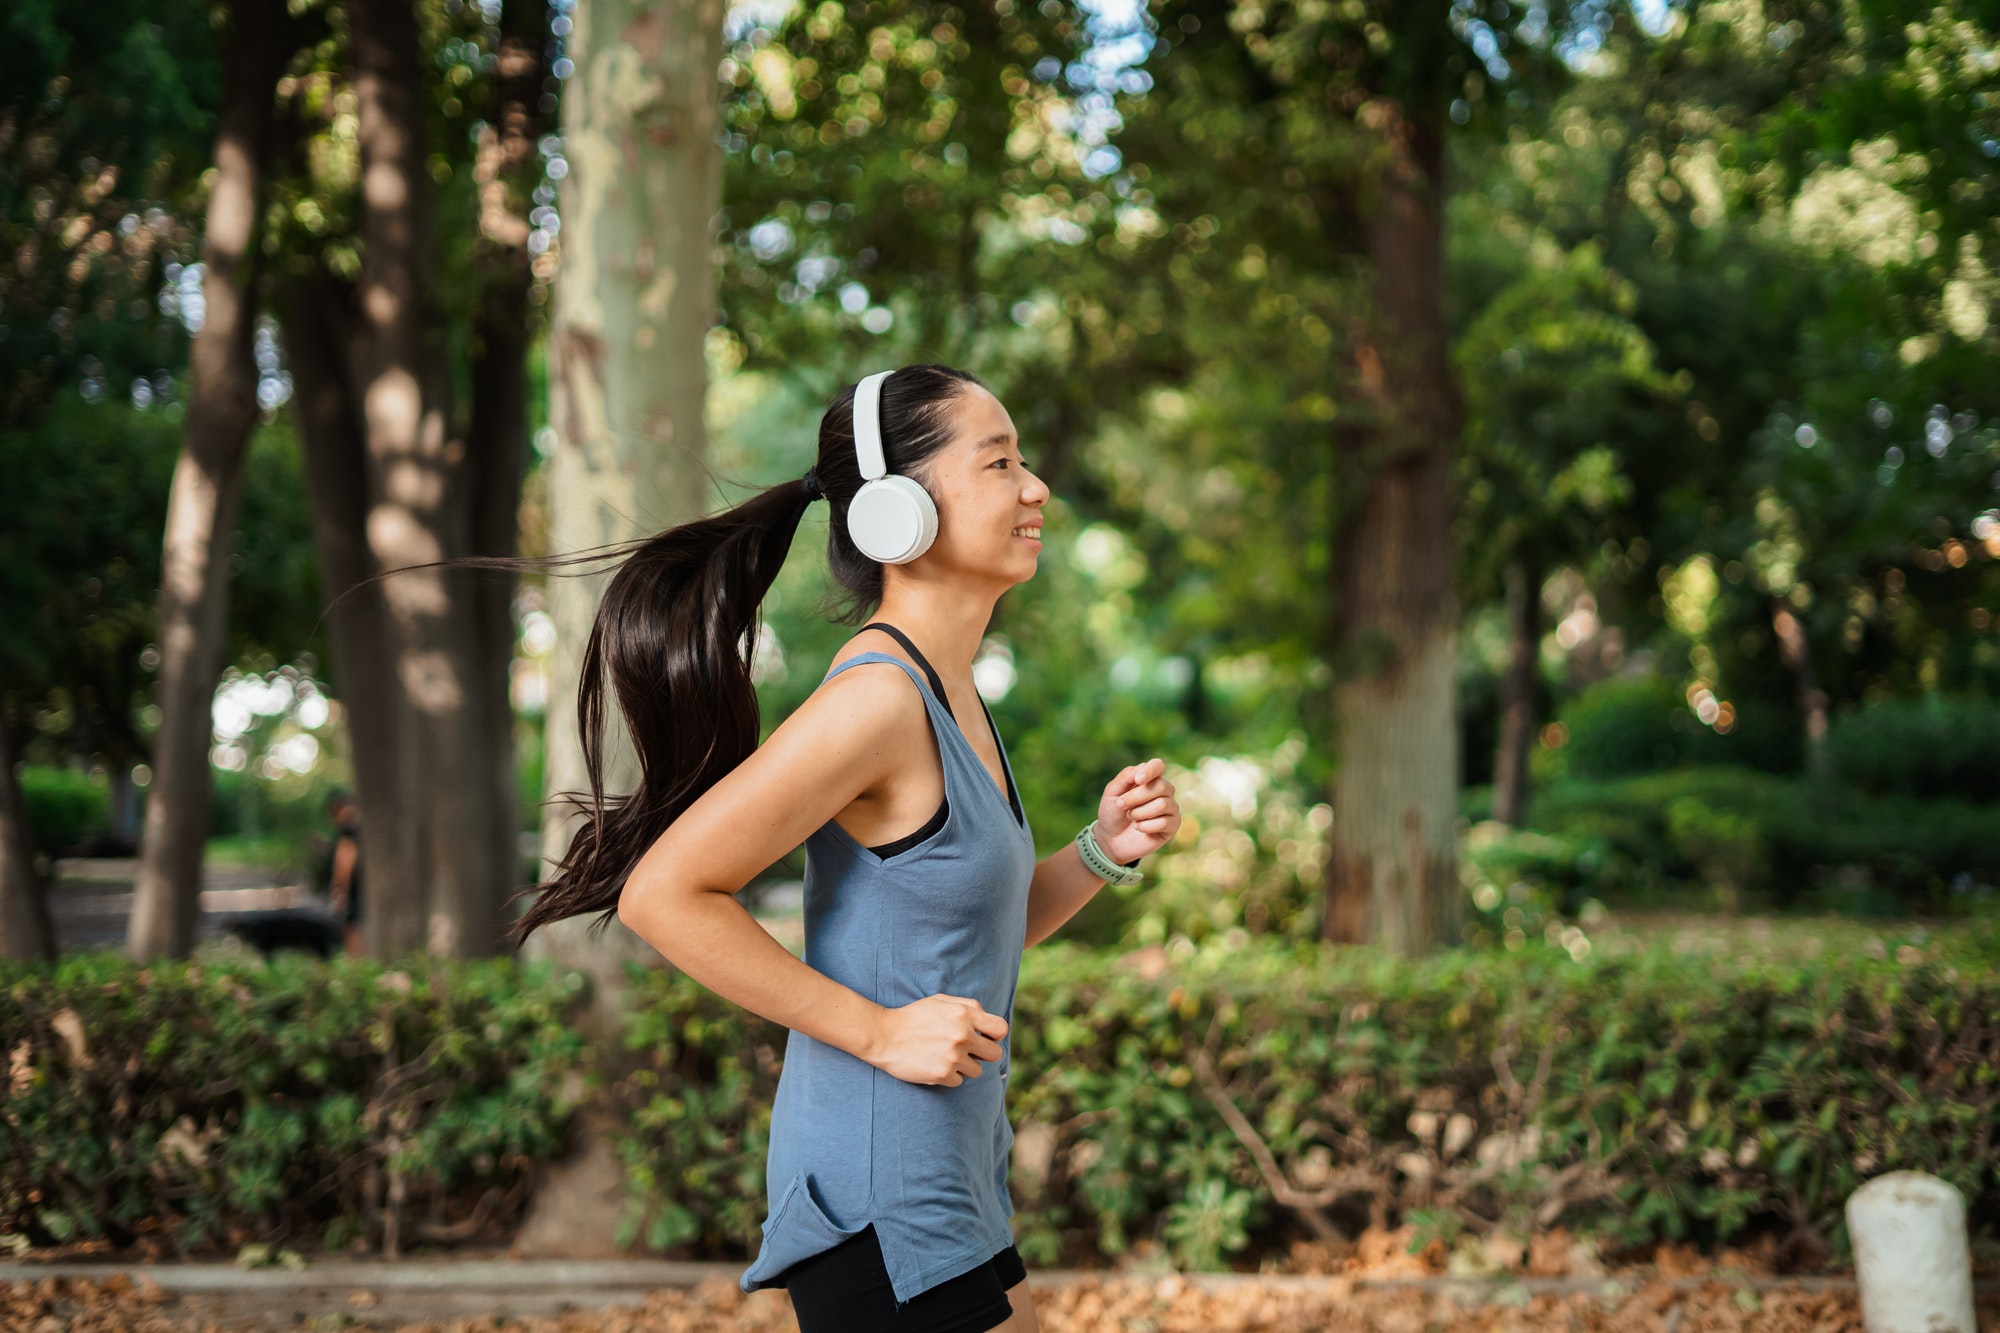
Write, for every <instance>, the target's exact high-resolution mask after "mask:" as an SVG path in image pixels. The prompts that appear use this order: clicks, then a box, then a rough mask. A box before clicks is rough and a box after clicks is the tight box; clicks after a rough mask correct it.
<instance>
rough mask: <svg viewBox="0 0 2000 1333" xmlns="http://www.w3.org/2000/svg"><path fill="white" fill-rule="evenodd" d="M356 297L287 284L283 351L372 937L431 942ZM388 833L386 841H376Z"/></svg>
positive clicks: (323, 285) (323, 276)
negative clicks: (412, 858)
mask: <svg viewBox="0 0 2000 1333" xmlns="http://www.w3.org/2000/svg"><path fill="white" fill-rule="evenodd" d="M354 301H355V297H354V291H353V289H352V288H351V287H350V286H349V285H348V284H346V283H343V282H341V281H339V280H338V279H336V278H334V277H333V276H332V275H330V274H327V273H325V272H323V271H314V272H313V273H310V274H308V275H306V276H304V277H301V278H299V279H296V280H294V281H292V282H290V283H288V284H287V285H286V288H285V305H286V307H287V308H286V312H285V317H284V318H285V352H286V356H287V358H288V360H289V361H290V363H291V369H292V378H293V388H294V392H293V396H292V410H293V413H294V416H295V418H296V420H297V421H298V424H299V441H300V444H301V446H302V450H301V451H302V453H303V455H304V460H305V480H306V492H307V495H308V496H309V497H310V499H311V502H312V524H313V551H314V555H315V556H316V558H317V563H318V565H319V580H320V592H321V596H322V597H323V598H324V599H325V601H326V602H327V604H328V610H327V613H326V627H327V638H328V646H329V648H330V649H331V657H332V667H333V679H332V685H333V692H334V697H335V698H337V699H338V700H339V701H340V704H341V716H342V722H343V724H344V726H345V728H346V731H347V742H348V745H349V747H350V751H351V756H352V762H353V766H354V795H355V799H356V801H358V802H359V804H360V806H361V830H362V832H361V883H362V911H363V919H362V920H363V936H364V938H367V937H368V936H369V933H370V932H371V931H373V930H375V929H376V927H375V925H374V921H375V918H376V917H378V916H395V917H398V918H400V919H399V920H398V921H397V922H396V923H395V924H393V925H391V926H389V927H387V928H386V930H385V934H386V935H388V936H390V937H393V938H396V939H402V940H408V941H410V942H411V943H410V944H409V945H408V946H407V947H415V944H414V942H415V941H417V940H420V939H422V937H423V914H422V910H421V908H422V904H423V885H422V883H421V881H418V880H413V879H411V878H410V868H409V867H408V866H407V865H406V863H405V862H404V861H403V860H402V859H400V858H399V857H398V856H397V854H396V845H397V844H396V839H395V837H394V828H395V825H396V824H397V823H398V822H399V821H400V820H401V819H402V808H403V803H402V801H401V800H400V799H399V794H398V790H397V768H398V758H397V728H396V719H397V717H398V715H399V710H400V702H399V699H398V697H397V696H398V692H397V688H396V676H395V670H394V664H395V652H394V644H393V642H392V640H391V635H390V628H389V610H388V607H387V605H386V604H385V603H384V600H383V594H382V587H381V585H380V584H377V583H367V582H365V580H366V579H368V578H369V576H370V575H372V574H373V573H374V572H375V565H374V559H373V557H372V555H371V554H370V553H369V550H368V540H367V525H368V459H367V444H366V439H365V435H364V432H363V429H362V424H361V414H360V407H359V399H358V397H357V395H356V394H355V391H354V384H353V380H352V378H351V375H350V370H351V367H353V366H354V365H355V364H356V363H357V362H358V361H359V359H360V358H359V352H358V349H356V348H354V347H353V346H352V343H353V338H354V330H355V327H356V324H357V321H358V319H359V316H358V314H357V313H356V311H355V309H354ZM377 832H379V834H380V836H373V834H375V833H377Z"/></svg>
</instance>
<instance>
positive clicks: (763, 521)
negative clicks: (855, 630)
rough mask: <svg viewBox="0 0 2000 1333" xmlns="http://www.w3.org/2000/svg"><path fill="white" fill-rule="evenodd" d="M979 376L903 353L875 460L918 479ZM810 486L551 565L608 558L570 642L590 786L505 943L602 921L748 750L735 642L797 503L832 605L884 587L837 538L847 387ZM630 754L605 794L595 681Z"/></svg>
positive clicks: (842, 527) (741, 639)
mask: <svg viewBox="0 0 2000 1333" xmlns="http://www.w3.org/2000/svg"><path fill="white" fill-rule="evenodd" d="M978 383H979V381H978V380H977V379H975V378H974V377H973V376H972V375H970V374H968V373H967V372H965V371H962V370H954V369H952V368H950V367H948V366H908V367H905V368H904V369H902V370H899V371H897V372H896V373H895V374H894V375H892V376H890V377H889V379H888V380H886V381H884V383H883V386H882V448H883V453H884V455H885V456H886V458H887V461H888V464H889V470H890V471H892V472H895V473H899V474H905V475H914V476H917V478H918V479H919V480H922V479H923V478H922V472H923V470H924V467H923V465H924V464H926V463H927V462H928V461H929V459H930V458H931V456H932V455H933V454H935V453H936V452H937V451H938V450H939V449H940V448H942V447H943V446H944V445H945V444H946V443H947V442H948V441H949V440H950V439H951V423H950V420H949V413H948V411H947V409H948V407H949V405H950V402H951V400H952V399H953V398H955V397H956V396H957V395H958V394H960V393H962V392H963V391H964V389H965V387H966V386H967V385H973V384H978ZM813 473H814V478H815V481H816V483H817V488H818V489H815V488H814V487H813V486H812V485H809V484H808V483H807V482H805V481H803V480H801V481H788V482H784V483H781V484H779V485H777V486H772V487H770V488H768V489H766V490H764V491H761V492H759V493H758V494H757V495H755V496H752V497H751V498H750V499H749V500H747V501H745V502H744V503H742V504H740V505H738V506H737V507H736V508H734V509H731V510H729V511H727V512H726V513H722V514H717V515H715V516H713V517H710V518H703V519H697V520H695V521H694V522H692V523H684V524H682V525H681V526H679V527H677V528H670V529H668V530H667V531H665V532H662V533H660V534H658V535H657V536H653V537H648V538H645V539H643V540H641V541H638V542H635V543H632V544H630V545H628V546H625V547H622V548H613V549H612V550H611V551H609V552H598V553H594V554H593V555H590V556H582V557H566V558H564V557H559V558H558V559H559V560H560V561H561V563H565V564H567V563H572V562H574V561H576V560H583V559H588V560H594V561H602V560H603V559H605V558H606V556H609V557H611V558H614V559H617V558H621V557H622V563H621V564H619V566H618V569H617V572H616V573H615V574H613V575H612V576H611V579H610V581H609V583H608V584H607V585H606V586H605V589H604V596H603V599H602V600H601V601H600V602H599V603H598V607H597V617H596V620H595V622H594V623H593V624H592V626H591V630H590V639H589V642H588V643H587V644H586V645H585V647H584V653H583V669H582V673H581V678H580V680H579V682H578V688H577V699H576V707H577V723H578V726H577V730H578V733H579V735H580V736H581V737H582V739H583V758H584V768H585V771H586V772H587V773H588V774H589V779H590V792H589V794H588V799H587V801H586V799H585V797H584V795H583V794H582V793H568V794H565V796H564V797H563V798H561V799H566V800H569V801H571V802H572V803H574V804H575V805H576V806H577V807H578V808H579V809H580V810H581V811H582V814H583V820H582V822H581V823H580V824H579V825H578V827H577V830H576V833H575V835H574V837H572V838H571V840H570V844H569V850H568V852H567V853H566V854H565V855H564V856H563V859H562V861H561V863H560V864H559V865H557V866H556V868H555V873H554V874H553V875H551V876H550V877H549V879H548V880H547V881H545V882H544V883H542V884H539V885H536V886H534V887H532V888H529V889H526V890H524V891H523V892H522V893H521V894H517V895H516V897H517V898H518V897H530V896H532V898H533V901H532V902H531V903H530V904H529V906H528V908H527V910H526V911H525V912H524V913H523V914H522V915H521V916H519V917H518V918H516V919H515V920H514V921H513V923H512V924H511V925H510V926H509V928H508V934H509V937H510V938H511V939H512V940H513V942H514V943H515V944H516V945H518V944H519V943H520V942H521V941H523V940H525V939H526V938H527V937H528V935H529V934H531V933H532V932H533V931H535V930H536V929H537V928H539V927H541V926H546V925H548V924H549V923H551V922H554V921H561V920H563V919H565V918H567V917H572V916H578V915H581V914H583V913H585V912H597V913H600V914H601V915H600V917H599V919H598V920H597V921H596V922H595V923H593V928H602V927H603V926H604V925H607V924H609V922H610V920H611V918H612V917H613V916H615V915H616V914H617V911H618V896H619V894H620V893H621V892H622V891H623V889H624V887H625V879H626V877H627V876H628V875H630V874H631V872H632V868H633V867H634V866H636V865H637V864H638V863H639V859H640V858H641V857H642V856H644V855H645V854H646V850H647V849H648V848H649V847H651V846H652V845H653V843H654V842H655V841H656V840H657V839H658V838H659V836H660V835H661V834H662V833H664V832H665V831H666V830H667V828H668V826H669V825H671V824H672V823H673V822H674V821H675V820H676V819H678V818H680V816H681V813H682V812H683V811H685V810H686V809H687V808H688V807H689V806H690V805H692V804H694V802H695V801H697V800H699V799H700V798H701V796H702V794H703V793H705V792H706V791H707V790H708V789H709V788H710V787H713V786H714V785H715V784H716V783H717V782H719V781H721V780H722V778H723V777H724V776H725V775H727V774H728V773H729V772H730V770H731V769H734V768H735V767H736V766H737V765H738V764H740V763H742V762H743V761H744V760H745V759H746V758H748V757H749V755H750V753H751V751H753V750H755V749H756V748H757V742H758V739H759V734H760V728H759V718H758V712H757V691H756V688H755V686H753V685H752V683H751V680H750V663H749V661H748V659H747V654H746V651H745V645H746V644H747V643H750V642H753V641H754V637H755V633H756V627H757V608H758V607H759V605H761V604H762V602H763V600H764V594H765V593H767V592H768V591H770V588H771V583H772V581H773V580H774V579H776V578H777V576H778V570H779V567H780V566H782V565H783V564H784V562H785V555H786V553H787V552H788V551H789V550H790V549H791V545H792V538H793V537H794V536H795V535H796V534H797V532H798V527H799V520H800V519H801V518H803V517H804V516H805V512H806V507H807V506H808V505H810V504H811V503H812V501H813V500H814V499H816V498H817V497H818V495H819V494H820V493H821V492H822V491H823V493H824V494H825V496H826V498H827V500H828V502H829V503H830V505H831V507H832V511H833V514H832V522H831V523H830V524H829V527H830V529H831V531H830V533H829V536H828V539H827V562H828V564H829V566H830V567H831V569H832V572H833V576H834V578H835V579H836V580H837V581H838V582H839V583H840V585H841V587H842V588H843V589H845V590H846V593H847V605H846V607H845V608H844V610H843V611H842V612H841V614H840V616H839V618H840V619H841V620H843V621H846V622H848V623H852V622H854V621H855V620H858V619H860V618H862V617H863V616H865V615H866V613H867V612H868V611H870V610H872V609H873V607H874V606H875V605H876V604H877V603H879V602H880V601H881V598H882V567H881V566H880V565H879V564H877V563H875V562H874V561H873V560H870V559H868V557H866V556H864V555H862V554H861V552H860V551H859V550H858V549H856V547H855V545H854V542H853V540H852V539H851V538H850V537H849V536H848V535H847V506H848V502H849V501H851V500H852V499H853V498H854V493H855V492H856V491H857V490H859V489H860V487H861V472H860V468H859V466H858V465H857V463H856V462H855V458H854V388H853V386H852V385H849V386H848V387H846V388H844V389H842V390H841V392H840V394H839V395H838V396H837V397H836V398H835V399H834V400H833V402H832V403H831V404H829V405H828V407H827V410H826V414H825V415H824V416H823V417H821V419H820V429H819V457H818V460H817V461H816V462H815V463H814V465H813ZM607 683H608V685H609V687H610V690H611V692H612V693H613V694H614V695H615V697H616V699H617V703H618V708H619V711H620V712H621V713H623V715H624V718H625V723H626V727H627V730H628V731H629V732H630V734H631V737H632V742H633V748H634V750H635V751H636V752H637V754H638V758H639V785H638V787H637V788H636V789H635V790H634V791H632V792H631V793H629V794H627V795H623V796H612V797H607V796H606V795H605V793H604V732H605V694H606V685H607Z"/></svg>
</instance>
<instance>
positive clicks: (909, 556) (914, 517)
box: [847, 370, 938, 565]
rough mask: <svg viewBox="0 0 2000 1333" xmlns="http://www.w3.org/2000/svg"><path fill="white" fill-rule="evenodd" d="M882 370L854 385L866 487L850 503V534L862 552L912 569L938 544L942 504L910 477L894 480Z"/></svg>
mask: <svg viewBox="0 0 2000 1333" xmlns="http://www.w3.org/2000/svg"><path fill="white" fill-rule="evenodd" d="M895 373H896V372H895V371H893V370H883V371H877V372H876V373H875V374H873V375H870V376H868V377H867V378H866V379H864V380H862V381H861V383H859V384H857V385H855V386H854V458H855V461H856V462H857V463H859V464H860V465H861V489H860V490H858V491H856V492H855V493H854V498H853V499H852V500H850V501H849V502H848V505H847V535H848V536H850V537H852V538H853V539H854V544H855V546H857V547H859V548H860V550H861V554H863V555H865V556H867V557H868V558H869V559H870V560H874V561H877V562H879V563H881V564H884V565H907V564H908V563H910V561H912V560H915V559H916V558H917V557H918V556H920V555H922V554H923V553H924V552H925V551H928V550H930V549H931V543H932V542H934V541H936V540H937V530H938V516H937V506H936V505H934V504H932V503H931V497H930V492H928V491H926V490H925V489H924V488H923V487H922V486H919V485H918V484H917V483H916V482H915V481H913V480H911V479H910V478H909V477H892V476H890V475H889V465H888V464H887V463H886V462H885V461H884V460H883V457H882V381H883V380H886V379H888V378H889V377H890V376H891V375H893V374H895Z"/></svg>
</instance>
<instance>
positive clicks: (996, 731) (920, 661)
mask: <svg viewBox="0 0 2000 1333" xmlns="http://www.w3.org/2000/svg"><path fill="white" fill-rule="evenodd" d="M861 629H879V630H881V631H882V632H883V633H884V634H888V635H891V636H893V637H894V638H895V640H896V642H897V643H900V644H902V645H903V648H904V651H906V652H908V653H909V655H910V656H912V657H914V658H916V659H917V665H918V666H920V667H922V668H923V669H924V675H926V676H928V677H930V682H931V692H932V693H933V694H935V695H937V700H938V702H939V703H941V704H943V705H944V711H945V712H947V713H951V720H952V721H953V722H956V721H958V714H957V713H953V712H952V708H951V699H950V698H949V697H947V696H946V694H945V692H944V682H943V681H942V680H940V679H938V673H937V672H936V671H934V670H932V669H931V664H930V659H928V658H926V657H925V656H924V655H923V653H922V652H921V651H920V650H919V649H918V648H917V645H915V644H914V643H911V642H910V636H909V635H907V634H905V633H903V631H901V630H899V629H897V628H896V627H895V626H894V625H890V624H887V623H885V622H883V621H880V620H871V621H869V622H868V623H867V624H865V625H863V626H862V627H861ZM860 632H861V631H860V630H856V631H855V633H857V634H858V633H860ZM979 707H980V709H981V711H982V712H984V713H985V714H986V726H987V729H988V730H989V731H991V732H992V733H993V744H994V745H995V746H998V745H999V744H1000V728H999V727H997V726H995V725H994V722H993V712H992V710H991V709H989V708H987V707H986V701H985V700H984V699H982V700H980V701H979ZM960 734H961V735H963V734H964V732H963V729H962V728H961V730H960ZM1000 767H1001V768H1002V769H1003V770H1005V772H1006V774H1007V803H1008V804H1009V805H1011V806H1013V807H1014V817H1015V818H1016V819H1020V818H1021V817H1022V816H1021V793H1020V792H1019V791H1018V790H1016V789H1015V787H1014V770H1013V767H1012V766H1011V765H1010V764H1008V763H1007V761H1006V758H1005V756H1004V755H1003V756H1002V758H1001V761H1000Z"/></svg>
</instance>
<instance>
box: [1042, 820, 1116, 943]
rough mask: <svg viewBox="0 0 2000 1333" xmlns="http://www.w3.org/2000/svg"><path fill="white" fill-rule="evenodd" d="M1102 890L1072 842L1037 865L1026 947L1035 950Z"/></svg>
mask: <svg viewBox="0 0 2000 1333" xmlns="http://www.w3.org/2000/svg"><path fill="white" fill-rule="evenodd" d="M1103 887H1104V881H1103V880H1101V879H1099V878H1098V877H1097V876H1096V875H1095V874H1094V873H1092V871H1091V869H1090V867H1089V866H1087V865H1085V864H1084V863H1083V856H1082V854H1081V853H1079V852H1078V851H1077V850H1076V844H1075V843H1073V842H1071V843H1065V844H1064V845H1063V846H1062V847H1061V848H1060V849H1058V850H1056V851H1054V852H1051V853H1050V854H1049V855H1047V856H1045V857H1043V858H1042V859H1041V860H1040V861H1038V862H1036V864H1035V877H1034V879H1033V880H1031V881H1030V882H1029V886H1028V936H1027V940H1026V944H1027V946H1028V947H1030V948H1032V947H1033V946H1035V945H1037V944H1040V943H1041V942H1042V941H1043V940H1045V939H1047V938H1048V937H1049V936H1051V935H1053V934H1055V933H1056V931H1057V930H1058V929H1060V928H1061V926H1062V924H1063V922H1065V921H1067V920H1069V919H1070V918H1071V917H1073V916H1075V915H1076V914H1077V913H1078V912H1080V911H1082V910H1083V905H1084V904H1085V903H1087V902H1089V901H1090V900H1091V899H1092V898H1093V897H1095V896H1096V894H1097V891H1098V890H1099V889H1101V888H1103Z"/></svg>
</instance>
